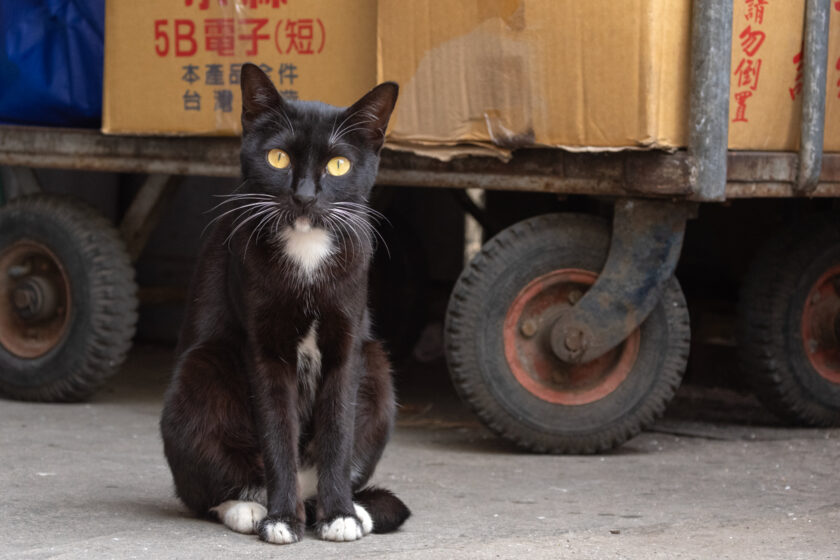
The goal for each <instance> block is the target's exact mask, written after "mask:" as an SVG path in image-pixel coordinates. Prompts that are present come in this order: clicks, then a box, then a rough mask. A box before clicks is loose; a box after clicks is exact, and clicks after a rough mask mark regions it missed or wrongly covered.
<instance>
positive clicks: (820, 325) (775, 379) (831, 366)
mask: <svg viewBox="0 0 840 560" xmlns="http://www.w3.org/2000/svg"><path fill="white" fill-rule="evenodd" d="M738 319H739V326H738V333H739V339H740V340H739V353H740V363H741V367H742V369H743V371H744V373H745V375H746V376H747V379H748V381H749V383H750V385H751V386H752V388H753V390H754V391H755V394H756V396H758V398H759V399H760V400H761V401H762V402H763V403H764V404H765V406H767V408H769V409H770V410H771V411H773V412H774V413H775V414H776V415H777V416H779V417H780V418H782V419H784V420H786V421H788V422H790V423H794V424H803V425H809V426H840V225H838V220H837V218H836V217H830V216H818V217H817V218H815V219H812V220H810V221H809V223H808V224H797V225H795V226H791V227H789V228H788V229H787V230H785V231H783V232H781V233H780V234H779V235H778V236H776V237H775V238H773V239H771V240H770V241H768V243H767V245H766V246H765V247H764V248H763V249H762V250H761V251H759V253H758V254H757V255H756V257H755V260H754V261H753V264H752V266H751V268H750V270H749V272H748V274H747V276H746V278H745V279H744V282H743V284H742V287H741V294H740V298H739V309H738Z"/></svg>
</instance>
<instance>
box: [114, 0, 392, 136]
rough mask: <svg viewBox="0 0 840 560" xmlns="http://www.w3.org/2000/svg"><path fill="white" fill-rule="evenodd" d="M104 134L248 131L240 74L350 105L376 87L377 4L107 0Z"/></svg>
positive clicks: (366, 0)
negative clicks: (258, 74) (259, 70)
mask: <svg viewBox="0 0 840 560" xmlns="http://www.w3.org/2000/svg"><path fill="white" fill-rule="evenodd" d="M105 19H106V21H105V90H104V99H103V121H102V130H103V132H106V133H127V134H197V135H234V134H238V133H239V132H240V121H239V118H240V110H241V100H240V91H239V69H240V68H241V65H242V64H243V63H245V62H253V63H255V64H258V65H261V66H263V68H264V69H265V70H266V71H267V73H268V74H269V76H270V77H271V79H272V81H273V82H274V84H275V85H276V86H277V87H278V89H279V90H280V91H281V93H283V95H286V96H289V97H293V98H294V97H297V98H300V99H318V100H320V101H324V102H326V103H331V104H335V105H349V104H351V103H353V102H354V101H355V100H356V99H358V98H359V97H361V96H362V95H363V94H364V93H365V92H367V91H368V90H369V89H370V88H372V87H373V86H374V85H375V79H376V66H375V61H376V0H142V1H138V2H131V1H129V0H108V1H107V5H106V13H105Z"/></svg>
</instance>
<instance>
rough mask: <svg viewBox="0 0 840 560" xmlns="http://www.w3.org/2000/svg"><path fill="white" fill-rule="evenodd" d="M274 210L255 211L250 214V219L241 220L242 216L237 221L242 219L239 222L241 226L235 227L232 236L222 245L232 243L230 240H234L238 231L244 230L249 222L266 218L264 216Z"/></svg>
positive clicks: (269, 208)
mask: <svg viewBox="0 0 840 560" xmlns="http://www.w3.org/2000/svg"><path fill="white" fill-rule="evenodd" d="M272 210H273V208H272V207H268V208H263V209H259V210H254V211H251V212H250V213H249V214H248V217H247V218H244V219H241V216H240V217H239V218H237V220H240V219H241V221H240V222H239V225H237V226H236V227H234V228H233V230H232V231H231V232H230V234H229V235H228V236H227V237H226V238H225V240H224V241H223V243H222V244H223V245H227V244H228V243H229V242H230V240H231V239H233V237H234V236H235V235H236V232H237V231H239V230H240V229H242V227H243V226H244V225H245V224H247V223H249V222H252V221H254V220H255V219H258V218H260V217H262V216H264V215H265V213H267V212H271V211H272Z"/></svg>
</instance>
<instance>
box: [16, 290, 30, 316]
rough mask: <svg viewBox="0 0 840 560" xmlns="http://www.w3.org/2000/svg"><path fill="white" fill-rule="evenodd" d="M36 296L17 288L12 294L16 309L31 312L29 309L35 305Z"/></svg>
mask: <svg viewBox="0 0 840 560" xmlns="http://www.w3.org/2000/svg"><path fill="white" fill-rule="evenodd" d="M33 295H34V294H33V293H32V292H31V291H29V290H27V289H26V288H17V289H16V290H15V291H14V293H13V294H12V298H13V301H14V303H15V307H16V308H17V309H18V311H31V310H30V309H29V308H30V306H31V305H32V303H33V301H32V300H33V297H32V296H33Z"/></svg>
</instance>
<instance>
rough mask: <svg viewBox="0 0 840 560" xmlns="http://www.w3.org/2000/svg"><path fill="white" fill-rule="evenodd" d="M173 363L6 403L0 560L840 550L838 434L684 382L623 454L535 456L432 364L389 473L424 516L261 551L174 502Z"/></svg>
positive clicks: (418, 383)
mask: <svg viewBox="0 0 840 560" xmlns="http://www.w3.org/2000/svg"><path fill="white" fill-rule="evenodd" d="M170 363H171V356H170V354H169V351H168V350H167V349H162V348H156V347H141V348H138V349H135V351H134V352H133V354H132V357H131V359H130V361H129V363H128V365H127V366H126V368H125V369H124V371H123V372H122V374H121V375H120V376H119V377H118V378H117V379H115V380H114V381H113V382H112V383H111V384H110V385H108V386H107V387H106V388H105V389H104V390H103V391H101V392H100V394H99V395H98V396H97V397H96V398H95V399H94V400H93V401H92V402H91V403H88V404H79V405H47V404H30V403H17V402H10V401H0V465H2V468H0V492H1V493H2V494H0V558H15V559H18V558H20V559H26V558H144V559H149V558H155V559H157V558H222V557H240V556H245V555H247V556H249V557H254V558H263V557H266V558H267V557H284V555H287V554H291V553H292V552H293V553H294V554H295V556H294V558H296V559H300V560H305V559H309V558H313V559H315V558H316V559H319V560H322V559H324V558H333V557H341V558H362V557H364V558H371V557H383V558H401V559H403V558H404V559H409V558H418V559H420V558H422V559H428V558H444V559H448V558H470V559H483V558H529V559H530V558H534V559H541V558H552V559H553V558H575V559H587V558H593V559H602V558H668V559H673V558H692V559H693V558H716V559H717V558H733V559H749V558H756V559H759V558H760V559H762V560H764V559H769V558H784V559H794V558H805V559H814V558H840V430H793V429H786V428H783V427H780V426H778V425H777V424H775V423H774V421H773V420H772V418H770V417H769V416H767V414H766V413H765V412H764V411H763V410H762V409H761V408H760V407H758V406H757V405H756V403H755V402H754V401H753V400H752V399H750V398H745V397H741V396H738V395H733V394H730V393H727V392H722V391H710V390H698V389H687V390H681V393H680V396H679V397H678V399H677V401H675V403H674V404H673V405H672V407H671V412H669V415H668V417H667V418H666V419H664V420H663V421H661V422H660V423H659V424H658V425H657V426H656V427H655V429H654V430H652V431H650V432H647V433H645V434H642V435H641V436H639V437H637V438H635V439H634V440H632V441H631V442H629V443H628V444H626V445H624V446H623V447H622V448H621V449H619V450H617V451H615V452H613V453H610V454H606V455H602V456H593V457H589V456H570V457H552V456H538V455H527V454H521V453H518V452H517V451H516V450H515V449H513V448H511V447H510V446H508V445H507V444H505V443H504V442H502V441H499V440H498V439H496V438H494V437H493V436H492V435H490V434H489V433H488V432H487V431H485V430H484V429H483V428H482V427H481V426H480V425H479V424H478V423H477V422H476V421H475V420H474V418H473V417H472V416H471V415H470V414H469V413H468V412H466V411H465V410H464V409H463V407H462V406H461V405H460V404H459V403H458V402H457V401H456V400H455V398H454V396H453V395H452V392H451V389H449V388H448V387H447V386H446V385H445V384H442V385H441V384H440V383H438V384H437V385H440V386H439V387H438V386H435V384H434V383H427V382H426V379H425V378H424V377H420V376H418V375H417V374H418V372H412V374H411V379H410V380H409V381H411V382H410V383H404V385H406V386H408V388H404V389H403V390H402V400H403V407H402V410H401V416H400V420H399V425H398V429H397V430H396V433H395V435H394V438H393V440H392V442H391V444H390V446H389V448H388V449H387V451H386V453H385V457H384V459H383V461H382V463H381V464H380V466H379V469H378V471H377V475H376V481H377V482H378V483H380V484H382V485H384V486H387V487H389V488H391V489H392V490H394V491H395V492H397V493H398V494H399V495H400V496H401V497H402V498H403V499H404V500H405V502H406V503H407V504H408V505H409V506H410V507H411V508H412V510H413V511H414V516H413V517H412V518H411V519H410V520H409V521H408V522H407V523H406V525H405V526H404V527H403V529H402V530H400V531H399V532H397V533H394V534H390V535H372V536H369V537H366V538H364V539H363V540H362V541H359V542H356V543H347V544H334V543H326V542H322V541H318V540H315V539H314V538H312V537H311V536H308V537H307V538H306V539H305V540H304V541H303V542H302V543H299V544H296V545H293V549H288V548H280V547H277V546H274V545H269V544H265V543H262V542H259V541H258V540H257V539H256V538H255V537H253V536H246V535H239V534H236V533H232V532H230V531H228V530H226V529H225V528H224V527H222V526H221V525H218V524H214V523H210V522H206V521H199V520H197V519H194V518H192V517H190V515H188V514H187V513H186V511H185V510H184V508H183V507H182V506H181V505H180V504H179V503H178V502H177V501H176V500H175V498H174V497H173V494H172V486H171V481H170V475H169V472H168V469H167V467H166V465H165V462H164V459H163V456H162V453H161V444H160V439H159V436H158V430H157V421H158V414H159V412H160V405H161V395H162V391H163V388H164V385H165V382H166V378H167V376H168V373H169V365H170ZM419 373H423V372H422V371H420V372H419ZM427 373H428V379H434V380H438V381H439V380H440V379H441V377H440V375H441V372H440V369H439V366H438V367H437V368H430V369H428V372H427ZM433 374H434V375H433Z"/></svg>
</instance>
